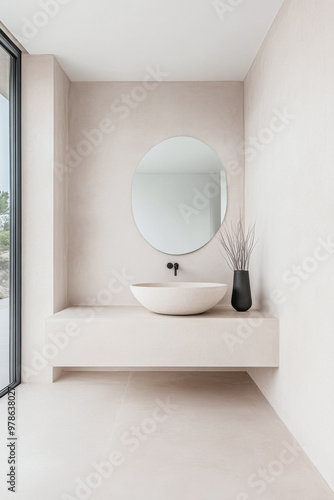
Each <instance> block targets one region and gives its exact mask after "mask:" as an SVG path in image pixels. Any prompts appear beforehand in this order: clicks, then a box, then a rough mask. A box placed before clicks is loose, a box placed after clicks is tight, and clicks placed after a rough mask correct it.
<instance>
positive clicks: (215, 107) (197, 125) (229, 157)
mask: <svg viewBox="0 0 334 500" xmlns="http://www.w3.org/2000/svg"><path fill="white" fill-rule="evenodd" d="M145 85H146V84H145ZM148 86H149V87H151V89H150V90H148ZM148 86H147V85H146V87H147V89H146V90H145V87H144V85H143V83H142V82H138V83H136V82H130V83H120V82H115V83H73V84H72V85H71V91H70V147H71V149H70V158H69V159H70V161H69V165H70V173H69V303H72V304H85V303H86V304H94V303H99V304H102V305H106V304H114V305H116V304H137V302H136V301H135V299H134V298H133V297H132V294H131V291H130V289H129V286H128V285H129V283H130V282H136V281H137V282H140V281H168V280H174V279H175V278H174V277H173V275H172V272H171V271H170V270H168V269H167V268H166V264H167V262H169V261H172V262H178V263H179V264H180V270H179V275H178V277H177V278H176V280H179V281H192V280H194V281H197V280H198V281H201V280H202V281H203V280H204V281H223V282H227V283H231V279H232V273H231V272H230V271H229V269H228V268H227V266H226V264H225V261H224V260H223V258H222V257H221V255H220V253H219V250H218V247H217V243H216V241H215V240H214V241H211V242H210V243H209V244H207V245H206V246H205V247H203V248H202V249H200V250H198V251H196V252H193V253H191V254H188V255H182V256H169V255H166V254H163V253H161V252H159V251H157V250H155V249H154V248H152V247H151V246H150V245H149V244H148V243H147V242H146V241H145V240H144V239H143V238H142V236H141V235H140V233H139V232H138V230H137V228H136V226H135V223H134V220H133V216H132V208H131V182H132V177H133V175H134V172H135V169H136V167H137V165H138V163H139V162H140V160H141V158H142V157H143V156H144V155H145V153H146V152H147V151H148V150H149V149H151V148H152V147H153V146H154V145H155V144H157V143H158V142H160V141H163V140H165V139H167V138H168V137H173V136H177V135H186V136H192V137H195V138H198V139H200V140H202V141H204V142H206V143H207V144H208V145H209V146H210V147H212V148H213V149H214V150H215V151H216V153H217V154H218V155H219V156H220V158H221V160H222V162H223V164H224V165H225V166H226V169H227V176H228V180H227V182H228V210H227V219H228V220H231V219H232V218H234V217H238V214H239V207H241V209H242V208H243V156H242V154H241V153H240V152H238V148H239V149H240V145H241V144H242V141H243V84H242V83H216V82H191V83H189V82H178V83H175V82H174V83H170V82H162V83H160V84H159V85H158V84H157V83H156V82H155V83H154V82H152V81H151V82H149V83H148ZM152 87H154V88H152ZM129 96H130V97H129ZM117 99H123V101H124V102H127V103H128V104H124V103H123V104H121V103H120V102H119V101H117ZM112 105H113V109H112ZM93 129H94V130H95V132H94V134H93V135H92V134H91V131H92V130H93ZM96 129H99V130H104V131H105V132H104V133H101V132H100V133H97V132H96ZM87 139H88V142H90V145H89V144H88V146H87ZM82 141H86V144H85V143H82ZM74 151H75V153H74ZM78 152H79V153H80V154H78ZM237 164H238V166H237ZM229 297H230V293H228V294H227V295H226V297H225V298H224V301H225V303H229Z"/></svg>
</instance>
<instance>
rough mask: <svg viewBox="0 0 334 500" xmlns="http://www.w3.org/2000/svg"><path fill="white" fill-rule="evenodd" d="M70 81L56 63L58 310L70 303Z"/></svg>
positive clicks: (55, 275) (55, 229)
mask: <svg viewBox="0 0 334 500" xmlns="http://www.w3.org/2000/svg"><path fill="white" fill-rule="evenodd" d="M69 91H70V80H69V79H68V77H67V75H66V74H65V73H64V71H63V70H62V68H61V67H60V66H59V64H58V62H57V61H56V60H55V65H54V162H55V163H54V181H53V182H54V214H53V220H54V268H53V274H54V297H53V304H54V307H53V308H54V312H58V311H61V310H62V309H64V308H65V307H66V306H67V274H68V269H67V253H68V236H67V225H68V221H67V195H68V182H67V181H68V175H67V172H66V169H64V165H65V163H66V149H67V147H68V111H69V110H68V106H69Z"/></svg>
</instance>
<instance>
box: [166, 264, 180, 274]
mask: <svg viewBox="0 0 334 500" xmlns="http://www.w3.org/2000/svg"><path fill="white" fill-rule="evenodd" d="M167 267H168V269H173V267H174V276H177V270H178V268H179V265H178V263H177V262H175V264H172V263H171V262H168V264H167Z"/></svg>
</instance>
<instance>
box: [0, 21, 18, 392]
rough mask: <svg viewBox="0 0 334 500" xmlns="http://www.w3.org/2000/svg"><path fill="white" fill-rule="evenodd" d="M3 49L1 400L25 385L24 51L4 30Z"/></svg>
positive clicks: (0, 40)
mask: <svg viewBox="0 0 334 500" xmlns="http://www.w3.org/2000/svg"><path fill="white" fill-rule="evenodd" d="M0 46H1V47H2V48H3V49H4V50H5V51H6V52H7V53H8V54H9V56H10V82H9V95H10V99H9V138H10V139H9V140H10V147H9V149H10V160H9V162H10V166H9V169H10V188H9V189H10V195H9V196H10V273H9V299H10V300H9V304H10V307H9V339H10V342H9V351H10V352H9V356H10V359H9V371H10V373H9V384H8V386H7V387H5V388H0V397H2V396H4V395H5V394H7V393H8V392H9V390H10V389H13V388H14V387H16V386H18V385H19V384H20V383H21V51H20V49H19V48H18V47H17V46H16V45H15V44H14V43H13V41H12V40H11V39H10V38H9V37H8V36H7V35H6V33H5V32H4V31H3V30H1V29H0Z"/></svg>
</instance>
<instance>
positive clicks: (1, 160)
mask: <svg viewBox="0 0 334 500" xmlns="http://www.w3.org/2000/svg"><path fill="white" fill-rule="evenodd" d="M9 78H10V56H9V54H8V53H7V52H6V51H5V50H4V49H3V48H1V47H0V389H2V388H4V387H6V386H7V385H8V384H9V382H10V378H9V359H10V350H9V349H10V347H9V241H10V237H9V236H10V227H9V191H10V189H9V169H10V158H9V139H10V138H9V128H10V127H9V81H10V80H9Z"/></svg>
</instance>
